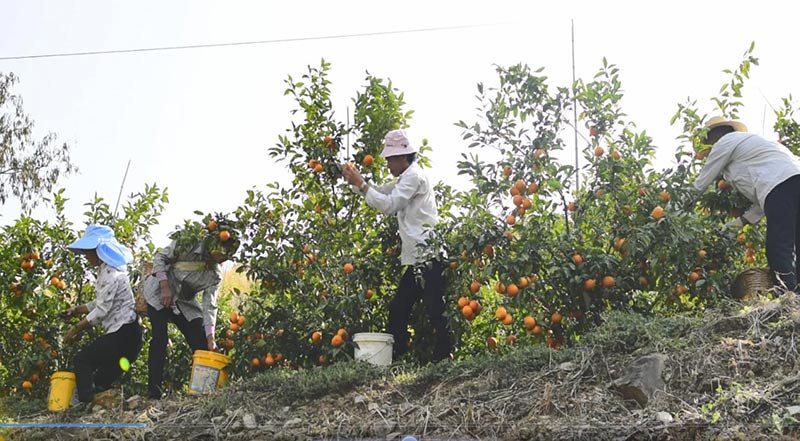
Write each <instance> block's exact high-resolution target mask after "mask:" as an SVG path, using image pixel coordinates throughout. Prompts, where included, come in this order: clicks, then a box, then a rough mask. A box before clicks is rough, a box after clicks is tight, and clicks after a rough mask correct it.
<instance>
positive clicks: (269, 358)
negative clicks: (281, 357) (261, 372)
mask: <svg viewBox="0 0 800 441" xmlns="http://www.w3.org/2000/svg"><path fill="white" fill-rule="evenodd" d="M264 364H265V365H267V366H272V365H273V364H275V357H273V356H272V353H269V354H267V356H266V357H264Z"/></svg>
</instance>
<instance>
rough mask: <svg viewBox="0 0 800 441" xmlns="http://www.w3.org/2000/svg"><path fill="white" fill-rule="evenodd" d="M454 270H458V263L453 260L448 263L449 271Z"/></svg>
mask: <svg viewBox="0 0 800 441" xmlns="http://www.w3.org/2000/svg"><path fill="white" fill-rule="evenodd" d="M456 268H458V262H456V261H455V260H454V261H452V262H450V269H451V270H454V269H456Z"/></svg>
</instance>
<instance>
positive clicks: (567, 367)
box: [558, 361, 575, 372]
mask: <svg viewBox="0 0 800 441" xmlns="http://www.w3.org/2000/svg"><path fill="white" fill-rule="evenodd" d="M558 368H559V369H560V370H562V371H565V372H569V371H574V370H575V363H573V362H571V361H565V362H563V363H561V364H560V365H558Z"/></svg>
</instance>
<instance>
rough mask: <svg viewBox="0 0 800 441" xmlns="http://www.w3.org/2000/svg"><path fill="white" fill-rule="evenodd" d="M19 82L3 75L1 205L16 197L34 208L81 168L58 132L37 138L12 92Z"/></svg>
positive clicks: (0, 88)
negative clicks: (45, 195) (63, 180)
mask: <svg viewBox="0 0 800 441" xmlns="http://www.w3.org/2000/svg"><path fill="white" fill-rule="evenodd" d="M17 81H18V78H17V76H16V75H14V74H13V73H8V74H6V73H3V72H0V205H3V204H5V202H6V200H8V198H9V197H13V198H16V199H18V200H19V201H20V204H21V205H22V208H23V209H30V208H33V207H35V206H36V205H37V204H38V202H39V201H40V200H41V199H40V198H39V197H38V196H41V195H42V194H44V193H48V192H50V191H52V190H53V187H54V186H55V185H56V183H57V182H58V180H59V178H61V177H62V176H66V175H69V174H70V173H73V172H75V171H77V167H76V166H75V165H74V164H72V163H71V162H70V157H69V146H68V145H67V144H66V143H64V144H59V143H57V141H56V138H57V137H56V135H55V134H54V133H48V134H47V135H45V136H44V137H43V138H42V139H40V140H37V139H35V138H34V135H33V126H34V123H33V120H32V119H31V118H30V116H28V115H26V114H25V112H24V110H23V109H22V97H20V96H19V95H14V94H13V93H12V91H11V89H12V87H13V86H14V83H16V82H17Z"/></svg>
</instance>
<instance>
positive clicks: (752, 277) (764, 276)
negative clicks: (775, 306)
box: [731, 268, 774, 300]
mask: <svg viewBox="0 0 800 441" xmlns="http://www.w3.org/2000/svg"><path fill="white" fill-rule="evenodd" d="M773 286H774V280H773V278H772V271H770V270H769V269H767V268H750V269H748V270H744V271H742V272H741V273H740V274H739V275H738V276H736V280H734V281H733V285H731V296H733V298H735V299H739V300H750V299H752V298H753V297H755V296H756V295H757V294H762V293H765V292H767V291H769V290H770V289H771V288H772V287H773Z"/></svg>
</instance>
